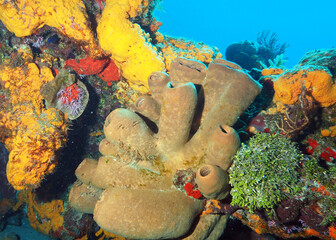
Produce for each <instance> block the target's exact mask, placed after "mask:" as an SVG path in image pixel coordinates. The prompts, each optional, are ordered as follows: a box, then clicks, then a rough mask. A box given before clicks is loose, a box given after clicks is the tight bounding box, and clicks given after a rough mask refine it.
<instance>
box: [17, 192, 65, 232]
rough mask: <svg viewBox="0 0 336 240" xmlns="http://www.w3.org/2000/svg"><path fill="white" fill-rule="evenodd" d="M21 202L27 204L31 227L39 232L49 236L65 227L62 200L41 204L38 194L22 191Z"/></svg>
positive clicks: (19, 196) (20, 194)
mask: <svg viewBox="0 0 336 240" xmlns="http://www.w3.org/2000/svg"><path fill="white" fill-rule="evenodd" d="M18 198H19V201H20V202H22V203H26V204H27V217H28V220H29V223H30V225H31V226H32V227H33V228H34V229H36V230H37V231H39V232H41V233H44V234H47V235H49V234H50V233H52V232H56V231H57V230H59V229H60V228H62V226H63V216H62V213H63V212H64V205H63V201H62V200H53V201H51V202H46V203H40V202H38V201H37V198H36V194H35V193H32V192H30V191H21V192H20V193H19V195H18Z"/></svg>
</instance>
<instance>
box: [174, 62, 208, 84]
mask: <svg viewBox="0 0 336 240" xmlns="http://www.w3.org/2000/svg"><path fill="white" fill-rule="evenodd" d="M206 73H207V67H206V66H205V65H204V64H203V63H202V62H199V61H195V60H191V59H186V58H175V59H174V60H173V61H172V63H171V67H170V73H169V77H170V81H174V82H190V81H191V79H192V82H193V83H194V84H201V83H202V82H203V80H204V78H205V75H206Z"/></svg>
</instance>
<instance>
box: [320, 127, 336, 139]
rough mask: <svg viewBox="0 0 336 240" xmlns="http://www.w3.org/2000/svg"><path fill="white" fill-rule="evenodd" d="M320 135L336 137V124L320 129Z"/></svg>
mask: <svg viewBox="0 0 336 240" xmlns="http://www.w3.org/2000/svg"><path fill="white" fill-rule="evenodd" d="M321 135H322V136H323V137H336V125H335V126H331V127H329V128H326V129H323V130H321Z"/></svg>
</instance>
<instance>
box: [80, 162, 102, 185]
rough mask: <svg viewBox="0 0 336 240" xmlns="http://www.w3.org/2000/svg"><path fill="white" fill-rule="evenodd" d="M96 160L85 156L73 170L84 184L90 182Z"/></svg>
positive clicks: (96, 164)
mask: <svg viewBox="0 0 336 240" xmlns="http://www.w3.org/2000/svg"><path fill="white" fill-rule="evenodd" d="M97 166H98V161H97V160H94V159H90V158H85V159H84V160H83V161H82V162H81V163H80V164H79V166H78V167H77V169H76V171H75V175H76V177H77V178H78V179H79V180H81V181H82V182H83V183H85V184H86V185H90V184H91V183H92V177H93V175H94V174H95V171H96V168H97Z"/></svg>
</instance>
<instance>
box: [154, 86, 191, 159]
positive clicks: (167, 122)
mask: <svg viewBox="0 0 336 240" xmlns="http://www.w3.org/2000/svg"><path fill="white" fill-rule="evenodd" d="M176 103H178V104H176ZM196 103H197V92H196V88H195V85H194V84H192V83H177V82H170V83H168V84H167V86H166V88H165V90H164V98H163V102H162V106H161V117H160V123H159V133H158V147H159V149H160V150H161V151H162V152H164V153H167V152H171V151H177V150H180V149H181V148H182V147H183V145H184V144H185V143H186V142H187V140H188V137H189V133H190V128H191V122H192V119H193V117H194V113H195V108H196Z"/></svg>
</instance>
